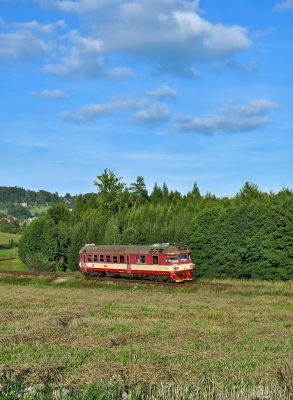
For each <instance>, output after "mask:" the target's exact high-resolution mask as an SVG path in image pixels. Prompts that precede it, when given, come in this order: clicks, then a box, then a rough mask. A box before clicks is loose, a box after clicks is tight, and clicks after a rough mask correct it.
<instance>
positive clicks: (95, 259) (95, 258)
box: [94, 254, 98, 262]
mask: <svg viewBox="0 0 293 400" xmlns="http://www.w3.org/2000/svg"><path fill="white" fill-rule="evenodd" d="M94 262H98V255H97V254H94Z"/></svg>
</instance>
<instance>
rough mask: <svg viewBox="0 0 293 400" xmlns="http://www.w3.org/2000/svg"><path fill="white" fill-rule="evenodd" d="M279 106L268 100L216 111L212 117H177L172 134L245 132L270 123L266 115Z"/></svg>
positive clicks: (252, 101) (251, 101) (253, 101)
mask: <svg viewBox="0 0 293 400" xmlns="http://www.w3.org/2000/svg"><path fill="white" fill-rule="evenodd" d="M279 107H280V105H279V104H278V103H274V102H272V101H270V100H266V99H261V100H250V101H249V104H248V105H239V106H230V107H227V108H225V109H220V110H217V111H216V112H215V113H216V114H217V115H216V116H214V117H208V118H192V117H190V116H186V115H178V116H177V118H176V119H177V124H175V125H174V126H173V127H172V131H173V132H191V133H203V134H207V135H212V134H214V133H235V132H246V131H251V130H255V129H258V128H260V127H261V126H263V125H267V124H269V123H271V122H272V120H271V118H270V117H269V116H268V113H269V112H270V110H272V109H278V108H279Z"/></svg>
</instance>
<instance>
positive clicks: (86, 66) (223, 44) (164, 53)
mask: <svg viewBox="0 0 293 400" xmlns="http://www.w3.org/2000/svg"><path fill="white" fill-rule="evenodd" d="M40 3H41V4H42V5H43V6H45V7H50V8H54V9H57V10H59V11H62V12H75V13H77V14H79V15H81V14H82V15H83V19H84V22H85V23H84V33H83V35H84V37H81V36H80V35H79V34H78V32H76V31H72V32H71V33H70V34H69V35H68V36H67V39H68V43H67V48H65V49H64V50H65V54H63V55H60V61H59V62H55V63H54V64H53V63H49V64H48V65H46V66H45V68H44V70H45V71H46V72H50V73H53V74H56V75H58V76H60V77H66V76H67V77H69V76H72V77H73V78H80V79H87V78H90V79H91V78H93V77H101V76H102V77H108V78H111V76H113V75H115V71H111V70H110V71H107V70H106V71H105V70H104V69H103V68H101V59H102V60H103V61H104V62H105V58H108V57H111V56H112V55H113V54H115V55H117V54H118V55H119V56H121V55H123V56H126V57H127V59H129V57H131V58H134V59H138V60H140V61H143V62H148V63H150V64H151V65H152V66H153V68H154V70H155V71H156V72H157V73H170V74H177V75H180V76H182V77H185V78H199V77H200V76H201V74H200V73H199V72H198V71H197V69H196V68H195V66H194V64H195V63H196V62H198V61H200V62H211V61H214V60H225V59H228V58H230V57H231V56H232V55H234V54H235V53H237V52H239V51H243V50H246V49H248V48H249V47H250V46H251V44H252V43H251V40H250V39H249V37H248V33H247V29H246V28H244V27H240V26H238V25H231V26H228V25H224V24H221V23H210V22H208V21H207V20H205V19H204V18H202V17H201V16H200V12H199V10H198V4H199V1H197V0H196V1H187V0H168V1H166V0H131V1H130V0H126V1H120V0H96V1H93V0H80V1H69V0H68V1H57V0H41V1H40ZM86 35H87V36H86ZM72 62H73V67H72V68H70V65H71V63H72ZM117 67H118V68H120V70H119V71H120V75H119V77H133V76H135V72H134V71H132V70H131V71H129V69H128V70H127V68H128V66H127V65H124V66H121V65H119V66H117ZM94 71H96V72H94ZM116 72H117V71H116Z"/></svg>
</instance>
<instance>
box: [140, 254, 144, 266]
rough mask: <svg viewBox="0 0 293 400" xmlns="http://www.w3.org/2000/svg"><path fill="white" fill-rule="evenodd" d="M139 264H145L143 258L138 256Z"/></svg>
mask: <svg viewBox="0 0 293 400" xmlns="http://www.w3.org/2000/svg"><path fill="white" fill-rule="evenodd" d="M139 262H140V264H145V256H139Z"/></svg>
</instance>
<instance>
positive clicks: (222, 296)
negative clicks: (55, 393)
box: [0, 278, 293, 399]
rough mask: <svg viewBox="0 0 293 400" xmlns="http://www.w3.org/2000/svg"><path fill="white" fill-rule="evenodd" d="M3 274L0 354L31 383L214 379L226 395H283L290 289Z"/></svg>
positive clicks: (204, 383)
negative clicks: (66, 279) (221, 288)
mask: <svg viewBox="0 0 293 400" xmlns="http://www.w3.org/2000/svg"><path fill="white" fill-rule="evenodd" d="M0 279H1V281H2V283H0V299H1V306H0V313H1V315H2V320H1V324H0V359H1V363H2V364H3V365H4V368H3V371H8V372H9V374H10V375H11V376H16V375H15V371H20V372H21V373H22V378H23V379H24V380H26V381H27V382H42V379H43V378H42V377H43V376H47V378H48V374H49V378H50V382H56V383H57V382H59V383H61V384H64V385H72V384H75V383H78V384H79V385H80V384H91V383H93V382H96V383H99V382H103V383H105V382H113V381H118V382H120V383H121V384H123V385H125V384H134V383H137V382H145V383H147V384H156V385H159V386H160V385H162V384H163V385H170V384H171V385H177V386H178V385H179V386H178V387H181V389H180V390H181V391H182V390H185V389H184V387H186V385H187V386H188V385H194V386H195V387H197V388H201V390H208V389H207V388H211V387H212V386H213V387H216V388H217V391H218V392H219V393H220V392H221V393H227V397H225V396H224V397H219V398H228V392H229V393H232V392H233V391H234V392H233V393H235V390H236V391H238V392H241V393H242V396H241V398H242V399H244V398H250V399H251V398H262V397H257V391H260V389H259V387H262V388H266V389H261V390H267V391H270V390H275V391H278V390H279V392H278V393H279V396H280V393H281V392H280V390H281V389H280V388H279V386H278V382H277V377H278V376H280V371H285V369H284V368H286V365H287V363H289V364H290V363H291V360H290V355H291V354H292V350H293V323H292V311H293V296H292V291H291V289H290V287H288V288H286V289H285V290H284V289H282V287H281V286H280V287H279V288H278V287H275V286H273V287H271V288H262V289H251V288H247V287H246V286H243V288H240V289H239V287H238V289H237V290H236V289H233V286H232V287H231V288H230V289H229V291H212V290H207V289H200V288H198V287H196V286H195V285H192V286H191V285H188V284H184V285H177V286H174V285H170V287H157V286H156V287H151V286H149V285H148V286H136V285H135V284H131V283H129V282H125V284H122V285H121V284H119V283H115V282H114V283H112V284H111V285H107V284H105V283H95V282H85V283H84V284H81V282H82V281H73V283H72V285H75V286H78V285H81V287H80V288H71V287H64V286H66V285H68V283H64V284H62V283H59V284H57V283H55V284H51V285H49V286H48V284H46V281H45V280H44V278H39V280H36V279H35V278H34V279H35V280H34V281H33V280H31V278H30V280H29V282H31V284H32V283H34V284H36V283H38V285H35V286H32V285H31V284H30V285H29V286H27V285H24V286H17V287H16V286H14V285H10V284H7V282H8V281H7V279H10V278H0ZM5 279H6V281H5ZM11 279H12V280H15V278H11ZM22 279H25V278H22ZM5 282H6V284H5ZM18 283H21V281H20V280H19V279H18ZM62 285H64V286H63V287H62ZM69 286H70V283H69ZM86 286H88V287H86ZM8 372H7V373H8ZM13 374H14V375H13ZM184 385H185V386H184ZM160 387H162V386H160ZM164 387H168V386H164ZM182 388H183V389H182ZM174 390H175V389H174ZM209 390H210V389H209ZM225 391H226V392H225ZM248 392H249V393H250V395H249V396H250V397H249V396H248V397H245V393H248ZM180 393H181V394H182V392H180ZM173 395H174V393H173ZM252 395H253V396H254V397H251V396H252ZM162 398H163V397H162ZM165 398H168V397H165ZM172 398H183V397H180V396H179V392H178V397H176V396H175V395H174V397H172ZM192 398H195V397H192ZM199 398H202V399H203V398H209V397H204V395H203V394H202V395H201V397H199ZM213 398H216V397H213ZM217 398H218V397H217ZM231 398H236V397H233V396H232V397H231ZM237 398H238V397H237ZM273 398H278V397H273V396H272V397H270V399H273ZM279 398H280V397H279ZM281 398H285V397H283V396H282V397H281Z"/></svg>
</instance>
